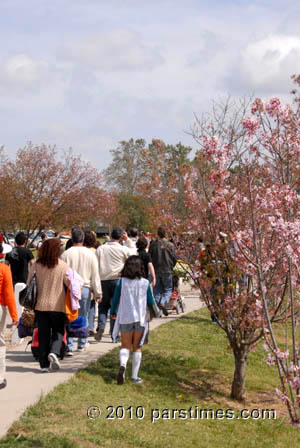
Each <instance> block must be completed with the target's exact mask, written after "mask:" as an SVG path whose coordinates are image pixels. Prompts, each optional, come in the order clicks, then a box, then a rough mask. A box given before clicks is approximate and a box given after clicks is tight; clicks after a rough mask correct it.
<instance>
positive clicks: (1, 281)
mask: <svg viewBox="0 0 300 448" xmlns="http://www.w3.org/2000/svg"><path fill="white" fill-rule="evenodd" d="M11 249H12V247H11V246H9V245H8V244H4V243H2V242H0V254H2V253H3V254H5V253H8V252H10V251H11ZM7 310H8V312H9V314H10V316H11V319H12V324H13V325H17V324H18V313H17V306H16V300H15V296H14V289H13V282H12V275H11V270H10V267H9V266H7V265H6V264H2V263H0V389H4V387H6V385H7V382H6V379H5V378H4V375H5V370H6V369H5V356H6V344H5V329H6V317H7Z"/></svg>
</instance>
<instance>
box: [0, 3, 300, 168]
mask: <svg viewBox="0 0 300 448" xmlns="http://www.w3.org/2000/svg"><path fill="white" fill-rule="evenodd" d="M299 16H300V3H299V2H298V1H296V0H210V1H201V0H151V1H148V0H139V1H137V0H109V1H107V0H51V1H49V0H47V1H46V0H26V1H24V0H0V24H1V26H0V41H1V45H0V96H1V100H0V114H1V135H0V144H3V145H4V146H5V148H6V151H7V153H8V154H11V155H13V154H14V152H15V150H16V149H17V148H19V147H22V146H24V145H25V144H26V142H27V141H29V140H31V141H32V142H33V143H35V144H40V143H47V144H56V145H57V146H58V148H68V147H70V146H71V147H72V148H73V149H74V151H75V152H76V153H81V154H83V155H84V157H85V159H88V160H90V161H91V162H92V163H93V164H94V165H95V166H96V167H97V168H99V169H103V168H105V167H107V165H108V163H109V161H110V160H111V155H110V152H109V150H110V149H112V148H115V147H117V145H118V142H119V141H120V140H127V139H129V138H131V137H133V138H135V139H136V138H144V139H146V141H147V142H150V141H151V139H152V138H160V139H162V140H164V141H165V142H166V143H177V142H179V141H181V142H182V143H184V144H186V145H191V146H193V147H194V142H193V140H192V138H191V137H190V136H189V135H188V134H187V133H186V131H188V130H189V129H190V127H191V125H192V124H193V119H194V118H193V116H194V115H193V114H194V113H196V114H197V115H201V113H203V112H205V111H209V109H210V105H211V100H212V99H214V98H218V97H220V96H224V95H226V94H228V93H229V94H231V95H232V96H233V97H235V96H244V95H251V94H255V95H256V96H263V97H272V96H275V95H276V96H278V95H279V96H283V97H284V96H285V97H286V98H289V97H288V96H286V95H287V94H288V93H289V91H290V90H291V88H292V84H291V81H290V75H291V74H293V73H300V28H299Z"/></svg>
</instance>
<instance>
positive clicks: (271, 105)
mask: <svg viewBox="0 0 300 448" xmlns="http://www.w3.org/2000/svg"><path fill="white" fill-rule="evenodd" d="M265 109H266V112H267V113H268V114H269V115H270V117H274V116H276V115H278V114H280V113H281V110H282V109H281V101H280V99H279V98H272V99H271V100H270V101H269V102H268V103H267V104H266V106H265Z"/></svg>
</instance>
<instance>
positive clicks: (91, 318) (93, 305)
mask: <svg viewBox="0 0 300 448" xmlns="http://www.w3.org/2000/svg"><path fill="white" fill-rule="evenodd" d="M95 313H96V300H92V301H91V305H90V310H89V319H88V320H89V330H90V331H94V320H95Z"/></svg>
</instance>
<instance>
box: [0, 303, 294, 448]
mask: <svg viewBox="0 0 300 448" xmlns="http://www.w3.org/2000/svg"><path fill="white" fill-rule="evenodd" d="M150 337H151V342H150V344H149V345H148V346H147V347H145V349H144V352H143V361H142V367H141V370H140V376H141V377H142V378H143V379H144V382H143V384H132V383H131V382H130V381H126V383H125V384H124V385H123V386H117V384H116V374H117V371H118V358H119V356H118V355H119V349H117V348H116V349H114V350H112V351H111V352H110V353H108V354H107V355H105V356H104V357H102V358H100V360H99V361H98V362H96V363H93V364H91V365H90V366H89V367H88V368H87V369H84V370H81V371H80V372H78V373H77V374H76V375H75V376H74V377H73V378H72V379H71V380H70V381H69V382H68V383H65V384H62V385H60V386H58V387H56V388H55V390H54V391H53V392H52V393H51V394H49V395H47V396H46V397H44V398H41V400H40V401H39V402H38V403H37V404H36V405H35V406H33V407H31V408H29V409H28V410H27V411H26V412H25V413H24V415H23V416H22V418H21V419H20V420H19V421H18V422H16V423H15V424H14V425H13V426H12V427H11V428H10V430H9V433H8V435H7V436H6V437H5V438H3V439H1V440H0V446H1V447H26V448H29V447H49V448H50V447H51V448H52V447H54V448H56V447H65V448H69V447H70V448H71V447H72V448H76V447H87V448H96V447H117V448H123V447H124V448H126V447H135V448H138V447H162V446H163V447H164V448H167V447H172V448H175V447H210V446H212V447H216V448H219V447H222V448H226V447H230V448H234V447H247V448H248V447H266V446H270V445H272V447H284V448H286V447H287V446H289V445H292V444H293V445H297V443H300V429H297V428H294V427H292V426H290V425H289V423H288V419H287V415H286V412H285V408H284V407H283V406H282V404H281V402H279V401H277V399H276V398H274V389H275V387H276V386H277V384H278V382H277V374H276V371H275V370H274V368H273V367H268V366H267V365H266V363H265V356H266V355H265V352H264V351H263V349H262V347H261V346H260V347H258V349H257V351H256V352H255V353H251V354H250V357H249V363H248V369H247V385H246V386H247V402H246V403H244V404H240V403H235V402H233V401H232V400H231V399H230V388H231V378H232V373H233V357H232V354H231V351H230V350H229V348H228V344H227V340H226V338H225V336H224V334H223V332H222V331H221V330H220V329H219V328H218V327H217V326H215V325H212V324H211V322H210V320H209V316H208V313H207V311H206V310H200V311H197V312H195V313H192V314H189V315H187V316H183V317H182V318H180V319H177V320H176V321H173V322H171V323H169V324H167V325H163V326H161V327H160V328H158V329H157V330H155V331H153V332H152V334H151V335H150ZM130 372H131V365H129V366H128V372H127V374H128V377H130ZM33 387H34V384H33ZM92 406H96V408H95V410H94V411H93V410H91V414H93V413H94V414H93V415H95V414H97V412H98V408H101V411H102V414H101V416H100V417H99V418H96V419H91V418H88V417H87V409H88V408H89V407H92ZM97 407H98V408H97ZM191 408H192V410H191V411H190V409H191ZM203 409H206V410H211V411H209V413H208V414H207V415H208V416H209V417H210V418H202V419H201V418H199V417H200V416H201V411H200V410H203ZM242 409H248V410H249V411H251V410H252V409H259V410H263V409H275V410H276V411H277V414H278V415H277V419H274V418H273V419H271V420H269V419H255V420H253V419H252V420H251V419H250V418H249V419H247V420H243V419H241V418H230V419H226V418H224V415H228V416H229V417H232V416H233V413H235V416H236V417H240V412H241V410H242ZM217 410H218V413H217ZM229 410H230V411H229ZM197 413H198V415H197ZM213 413H214V416H215V418H212V415H213ZM205 415H206V414H205V412H203V411H202V416H205ZM216 415H217V416H218V419H217V418H216ZM257 415H258V414H257V411H255V416H257ZM96 416H97V415H96ZM109 417H111V418H109ZM191 417H194V418H191ZM197 417H198V418H197ZM222 417H223V418H222ZM153 420H154V421H153ZM152 421H153V422H152Z"/></svg>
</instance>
